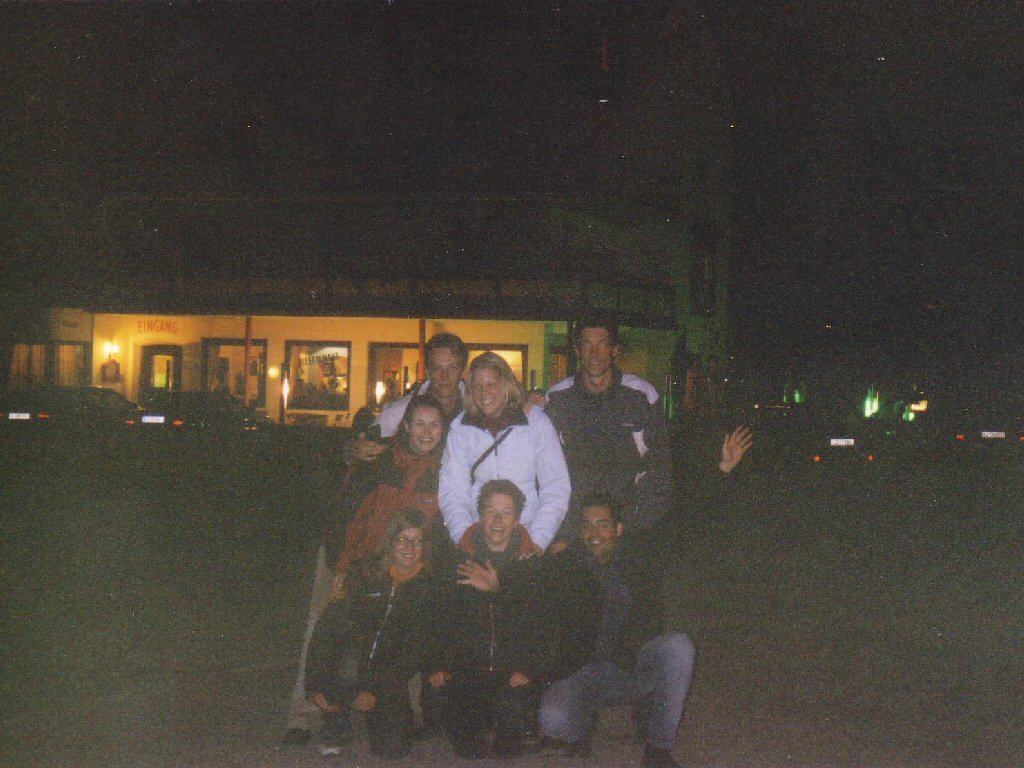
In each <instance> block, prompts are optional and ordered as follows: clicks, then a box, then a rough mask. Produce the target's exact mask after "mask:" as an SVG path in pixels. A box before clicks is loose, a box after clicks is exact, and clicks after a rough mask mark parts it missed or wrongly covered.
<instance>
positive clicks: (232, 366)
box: [202, 339, 267, 408]
mask: <svg viewBox="0 0 1024 768" xmlns="http://www.w3.org/2000/svg"><path fill="white" fill-rule="evenodd" d="M202 376H203V389H205V390H207V391H208V392H222V393H224V394H226V395H231V396H232V397H236V398H238V399H239V400H242V401H244V400H245V394H246V389H247V388H248V394H249V404H250V405H253V406H255V407H257V408H263V407H265V406H266V404H267V340H266V339H252V340H251V341H250V343H249V364H248V366H247V365H246V364H245V339H203V370H202Z"/></svg>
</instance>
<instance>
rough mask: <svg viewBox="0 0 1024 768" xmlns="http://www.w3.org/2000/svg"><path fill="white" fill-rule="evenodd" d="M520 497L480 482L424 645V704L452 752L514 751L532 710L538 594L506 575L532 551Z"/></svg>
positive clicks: (503, 483) (540, 650)
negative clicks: (432, 634)
mask: <svg viewBox="0 0 1024 768" xmlns="http://www.w3.org/2000/svg"><path fill="white" fill-rule="evenodd" d="M524 501H525V498H524V496H523V493H522V491H520V490H519V488H518V487H517V486H516V484H515V483H513V482H512V481H511V480H489V481H488V482H486V483H484V485H483V488H481V490H480V497H479V499H478V502H477V504H478V508H479V513H480V522H479V523H475V524H474V525H472V526H470V528H469V529H468V530H467V531H466V535H465V536H464V537H463V539H462V543H461V544H460V547H459V548H460V550H462V552H463V554H464V557H463V559H462V560H461V562H460V563H459V565H458V566H457V568H456V571H455V574H456V575H455V577H454V578H453V579H452V580H451V583H450V589H449V591H448V595H447V599H445V600H443V601H442V610H441V613H440V614H439V618H440V619H441V621H440V622H439V625H438V628H437V629H438V631H437V635H436V638H435V640H434V641H433V642H432V643H431V644H430V645H431V647H432V648H434V649H437V651H438V653H437V656H436V657H435V659H434V662H433V665H432V666H431V667H430V669H431V670H432V673H431V674H430V675H429V677H428V681H429V685H430V689H429V693H430V699H431V701H430V702H425V704H424V707H425V708H428V707H429V708H430V709H431V710H433V711H435V712H436V716H437V718H438V719H439V720H440V721H441V725H442V727H443V728H444V730H445V733H446V734H447V736H448V739H449V741H450V743H451V746H452V750H453V751H454V752H455V754H456V755H458V756H459V757H465V758H472V759H476V758H482V757H486V756H487V755H488V754H490V755H492V756H494V757H512V756H514V755H517V754H519V753H520V752H521V751H522V741H523V735H524V732H525V730H526V728H527V726H528V723H529V720H530V715H531V714H532V712H534V711H535V710H536V701H537V697H538V695H539V685H538V682H539V679H540V677H541V673H542V670H541V662H542V659H543V657H544V650H545V647H546V646H544V644H543V643H542V640H541V621H542V620H543V616H542V615H541V612H540V610H539V609H538V598H539V595H538V594H537V592H536V589H535V584H536V581H535V580H534V579H532V578H529V577H528V576H526V575H521V576H519V575H517V576H515V577H511V576H510V570H519V569H517V568H516V566H517V565H518V564H519V563H521V562H522V559H523V558H528V557H529V556H530V555H532V553H533V544H532V542H531V540H530V537H529V533H528V532H527V530H526V528H525V527H523V526H522V525H521V524H520V523H519V515H520V514H521V513H522V511H523V504H524ZM499 573H500V574H502V582H501V586H500V588H499V586H498V574H499ZM531 707H532V709H531ZM492 727H493V730H494V743H493V745H491V744H490V731H491V728H492Z"/></svg>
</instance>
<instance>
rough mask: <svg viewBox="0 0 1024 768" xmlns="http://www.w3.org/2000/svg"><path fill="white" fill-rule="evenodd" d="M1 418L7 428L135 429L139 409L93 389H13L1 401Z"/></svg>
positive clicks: (116, 394) (109, 391) (108, 392)
mask: <svg viewBox="0 0 1024 768" xmlns="http://www.w3.org/2000/svg"><path fill="white" fill-rule="evenodd" d="M0 408H2V410H0V419H2V420H3V422H4V424H5V425H6V426H8V427H14V426H24V427H37V428H40V429H50V430H53V429H69V430H81V431H89V430H110V429H124V428H126V427H134V426H136V425H137V424H138V423H139V421H140V417H141V415H142V410H141V409H140V408H139V406H138V405H137V404H135V403H133V402H132V401H131V400H129V399H128V398H126V397H125V396H124V395H122V394H121V393H120V392H116V391H115V390H113V389H108V388H106V387H96V386H83V387H72V386H44V387H34V388H31V389H21V390H14V391H10V392H7V393H5V394H4V396H3V397H2V398H0Z"/></svg>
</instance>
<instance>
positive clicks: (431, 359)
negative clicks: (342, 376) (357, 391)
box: [352, 333, 469, 461]
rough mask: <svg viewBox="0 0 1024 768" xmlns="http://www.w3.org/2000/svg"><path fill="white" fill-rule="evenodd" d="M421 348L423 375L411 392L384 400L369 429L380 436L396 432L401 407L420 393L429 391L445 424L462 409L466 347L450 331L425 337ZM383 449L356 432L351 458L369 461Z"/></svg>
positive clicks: (400, 421)
mask: <svg viewBox="0 0 1024 768" xmlns="http://www.w3.org/2000/svg"><path fill="white" fill-rule="evenodd" d="M424 351H425V355H426V363H427V378H426V380H425V381H423V382H422V383H421V384H420V385H419V386H418V387H416V388H415V389H414V390H413V391H412V392H409V393H408V394H406V395H405V396H404V397H401V398H399V399H398V400H395V401H394V402H393V403H388V404H387V405H386V406H385V407H384V410H383V411H381V414H380V416H378V417H377V418H376V419H375V420H374V422H373V425H372V427H371V429H373V430H374V431H376V430H377V429H379V431H380V435H379V436H380V437H381V438H389V437H391V436H392V435H394V434H395V432H397V431H398V425H399V424H401V423H402V417H403V416H404V415H405V409H406V408H407V407H408V405H409V403H410V402H411V401H412V400H413V398H415V397H417V396H420V395H426V394H430V395H431V396H432V397H433V398H434V399H435V400H437V402H439V403H440V404H441V408H443V409H444V416H445V420H446V421H447V422H448V423H451V420H452V419H454V418H455V417H456V416H458V415H459V414H460V413H461V412H462V395H463V393H464V392H465V385H464V384H463V383H462V374H463V372H464V371H465V370H466V363H468V362H469V349H467V347H466V345H465V344H464V343H463V342H462V339H460V338H459V337H458V336H456V335H455V334H454V333H436V334H434V335H433V336H431V337H430V339H428V340H427V343H426V345H425V347H424ZM385 450H386V446H385V445H384V444H383V443H381V442H378V441H376V440H371V439H367V435H366V432H360V433H359V436H358V437H357V438H356V440H355V442H354V443H353V445H352V457H353V458H355V459H358V460H359V461H370V460H372V459H376V458H377V457H378V456H380V455H381V454H382V453H383V452H384V451H385Z"/></svg>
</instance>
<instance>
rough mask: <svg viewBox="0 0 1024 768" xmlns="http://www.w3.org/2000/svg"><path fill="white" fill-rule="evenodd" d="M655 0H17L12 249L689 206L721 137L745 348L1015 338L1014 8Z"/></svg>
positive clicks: (1018, 128)
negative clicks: (337, 221) (604, 56)
mask: <svg viewBox="0 0 1024 768" xmlns="http://www.w3.org/2000/svg"><path fill="white" fill-rule="evenodd" d="M634 5H635V4H627V3H619V4H617V3H611V2H606V3H569V4H555V3H536V4H531V3H526V4H522V3H520V4H516V6H515V10H512V6H511V5H510V4H501V3H493V4H489V3H447V4H444V5H442V4H436V3H430V4H426V3H415V2H402V0H395V2H393V3H390V4H386V6H385V4H382V3H380V2H374V3H358V2H352V3H338V4H305V5H302V6H283V5H277V4H275V5H270V4H247V5H217V4H206V5H204V6H199V7H197V6H190V5H181V4H170V5H159V6H158V5H155V4H145V5H142V4H102V5H83V6H69V5H35V6H32V5H28V6H26V5H21V6H5V7H4V8H3V9H0V28H2V29H3V30H4V31H3V32H2V33H0V34H2V35H3V37H4V38H5V40H4V43H5V44H4V46H3V51H2V52H0V57H2V58H0V63H2V68H3V73H4V74H3V79H4V85H3V92H4V96H3V98H4V108H3V113H2V120H3V126H2V128H3V131H2V132H3V135H4V136H5V141H6V145H7V146H6V152H5V155H6V159H5V161H4V162H3V167H4V169H5V174H6V175H7V176H8V178H9V179H10V182H11V183H9V184H7V185H5V187H6V193H5V196H6V199H5V202H4V209H5V218H7V219H8V222H9V225H8V226H7V227H5V229H6V230H7V236H6V237H5V239H6V240H7V244H6V246H5V251H6V252H7V254H9V258H7V259H6V260H7V261H8V266H9V267H13V268H14V270H15V271H16V273H17V274H29V275H32V277H33V281H34V282H36V283H37V284H46V283H47V282H62V281H66V280H70V279H75V276H77V275H82V274H87V275H91V276H93V277H95V278H98V279H104V276H112V275H115V274H123V273H124V272H125V271H129V272H132V271H137V272H138V273H139V274H145V273H154V272H155V273H170V274H173V273H175V272H180V271H185V270H188V269H191V268H192V267H193V266H194V263H193V262H194V258H195V257H194V255H193V254H194V252H195V251H194V250H193V249H192V248H191V247H188V244H189V243H191V244H196V243H201V242H202V240H203V238H204V237H205V236H206V233H208V232H210V231H211V230H212V229H217V230H218V232H219V234H218V242H230V241H231V240H232V238H236V237H237V238H243V237H244V236H245V235H246V231H247V230H249V229H251V228H252V221H253V217H254V216H255V217H257V218H260V217H261V216H262V214H261V212H263V211H267V210H270V209H273V210H275V211H276V215H278V216H291V217H297V218H299V219H302V217H303V216H306V219H305V220H301V221H300V222H299V223H298V224H297V225H296V226H298V229H299V231H300V232H301V233H302V234H301V236H302V238H303V240H302V242H303V243H305V244H306V245H312V246H313V247H308V248H303V249H301V250H302V252H303V253H309V254H314V255H313V256H310V257H309V258H314V259H315V258H321V257H319V256H316V254H317V252H318V249H317V247H316V245H317V244H318V243H319V244H320V245H321V246H323V247H322V248H320V249H319V250H320V251H322V250H324V248H329V246H330V243H329V242H326V241H325V240H324V235H323V233H322V232H320V231H319V230H318V223H317V221H318V220H317V215H315V212H316V211H321V210H323V208H324V207H325V206H327V207H330V206H337V205H343V204H345V202H346V201H352V200H353V199H356V198H358V199H360V200H362V201H364V202H365V201H367V200H368V201H370V202H373V201H381V202H385V203H389V204H394V203H396V202H399V203H402V204H406V205H416V204H418V202H419V201H423V200H426V201H429V202H430V203H431V204H432V205H438V204H441V205H453V206H455V205H458V204H459V202H460V201H465V200H489V199H495V200H509V199H512V200H517V201H530V202H534V203H538V204H544V203H546V202H547V201H550V200H557V199H563V198H568V199H572V200H578V201H584V202H586V201H597V202H601V203H603V204H609V203H610V204H615V203H616V202H617V201H620V200H621V201H625V202H628V203H630V204H642V205H651V206H653V207H655V208H657V209H659V210H666V211H669V212H671V211H673V210H685V207H686V205H687V202H688V201H689V200H691V199H693V195H694V193H695V190H694V187H695V182H694V180H693V178H692V174H691V173H690V171H688V170H687V169H689V168H692V167H693V163H692V158H693V155H694V149H693V146H694V144H695V142H698V143H699V142H701V141H704V140H706V139H707V137H708V136H709V135H713V136H714V137H715V138H716V140H717V139H718V138H720V137H722V136H723V135H724V136H725V138H726V139H727V141H726V142H725V145H727V146H729V147H730V148H731V153H732V157H731V159H730V160H729V162H731V164H732V171H731V173H730V189H731V195H732V209H733V212H732V217H733V220H734V222H735V237H734V240H733V252H734V255H735V258H734V265H733V266H734V273H735V274H734V278H733V301H734V303H733V306H734V307H735V318H736V322H735V330H736V335H737V339H738V340H739V341H740V343H741V344H742V345H743V346H746V347H753V348H756V347H758V346H760V345H766V346H772V347H774V348H779V349H782V350H785V349H787V348H788V347H790V346H792V347H799V346H806V345H807V344H808V343H812V344H818V343H823V342H825V341H828V340H829V339H832V340H839V341H842V342H843V343H846V342H850V341H861V342H877V341H879V340H883V339H890V340H891V339H893V338H894V337H898V338H899V340H900V341H899V343H900V344H905V343H906V342H908V340H914V339H917V340H920V339H921V338H922V337H924V338H928V339H931V340H932V341H933V342H935V343H934V344H933V346H934V345H935V344H939V342H938V341H937V340H939V339H942V338H956V339H961V340H962V339H964V338H968V339H974V340H980V339H984V340H991V339H993V338H995V339H1006V338H1009V339H1011V340H1014V339H1015V340H1016V341H1020V330H1019V326H1020V320H1021V317H1022V313H1021V311H1020V309H1019V305H1020V303H1021V302H1020V301H1019V300H1018V296H1019V290H1020V288H1021V280H1020V267H1019V257H1018V255H1017V251H1018V249H1019V248H1020V243H1021V235H1022V234H1024V232H1022V228H1024V224H1022V221H1024V217H1022V216H1021V214H1022V212H1024V211H1022V209H1024V203H1022V192H1024V179H1022V178H1021V174H1022V169H1024V157H1022V154H1024V105H1022V103H1021V101H1022V98H1024V97H1022V95H1021V94H1022V93H1024V89H1022V88H1021V85H1022V82H1024V79H1022V77H1021V75H1022V74H1024V73H1022V68H1024V67H1022V57H1021V53H1022V51H1021V47H1022V44H1021V43H1020V42H1019V41H1020V40H1022V39H1024V23H1022V22H1024V15H1022V12H1021V11H1020V10H1018V9H1016V8H1015V7H1014V5H1013V4H995V3H964V2H946V3H920V4H911V7H910V8H902V7H901V8H899V9H898V10H893V9H892V8H890V6H893V7H895V6H894V4H890V3H880V2H878V3H875V2H867V3H779V4H764V3H732V4H727V5H728V8H727V9H725V10H723V9H722V8H721V7H720V5H721V4H719V3H711V2H703V3H701V2H689V3H682V2H681V3H650V4H643V8H642V10H634ZM899 5H901V6H902V5H903V4H899ZM524 9H525V10H524ZM605 38H607V40H608V43H609V45H608V53H609V58H608V61H609V65H610V66H609V68H608V70H604V69H603V68H602V66H601V55H600V52H601V41H602V40H603V39H605ZM605 97H607V98H608V103H607V104H600V103H599V102H598V99H599V98H605ZM730 126H733V127H730ZM254 211H255V213H254ZM282 211H283V212H282ZM303 211H305V213H303ZM185 219H187V220H188V221H189V222H191V223H190V224H189V225H188V227H192V228H193V230H191V234H190V235H189V234H188V233H187V232H186V234H185V235H182V233H181V232H180V231H179V232H177V234H176V235H175V237H171V236H170V235H169V234H168V232H169V231H170V230H171V229H173V228H174V227H175V226H176V225H175V223H174V222H175V220H185ZM273 220H274V217H273V216H269V217H265V220H262V221H261V224H260V226H261V227H262V230H261V233H262V234H261V236H263V237H265V238H266V239H269V240H274V239H275V238H277V239H281V237H282V234H281V233H280V232H276V231H275V230H274V227H273ZM196 221H198V222H200V223H199V224H196V223H195V222H196ZM177 226H178V227H179V229H180V228H181V227H182V226H184V225H180V221H179V224H178V225H177ZM186 229H187V227H186ZM289 236H292V235H291V234H289ZM190 237H191V239H189V238H190ZM183 244H184V245H183ZM209 258H212V259H214V260H215V261H216V260H220V261H221V262H223V263H222V264H221V266H223V267H224V268H225V269H231V268H232V267H233V266H243V267H244V266H251V264H246V263H245V258H246V257H245V256H244V255H239V254H233V253H231V252H230V249H224V250H223V252H220V253H219V254H218V255H216V256H212V257H209ZM459 258H460V257H459V256H458V255H457V254H456V255H452V256H451V261H450V263H448V264H447V269H448V271H449V272H451V271H455V272H458V271H459V270H460V269H465V270H467V271H473V270H480V269H481V265H480V262H479V259H477V258H475V257H472V258H470V257H465V259H466V260H465V262H464V263H463V262H460V261H459ZM302 259H303V257H302V256H301V255H298V254H296V256H295V261H294V264H295V268H296V269H297V270H302V269H304V268H305V267H306V266H308V265H304V264H303V263H302ZM204 268H209V264H207V265H205V266H204ZM495 268H500V269H505V270H507V269H508V265H495ZM826 323H829V324H831V325H832V330H830V331H828V332H825V331H824V327H825V324H826ZM914 343H917V342H914ZM929 343H932V342H929ZM971 343H974V342H973V341H972V342H971ZM926 346H927V345H926ZM933 351H934V350H933Z"/></svg>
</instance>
